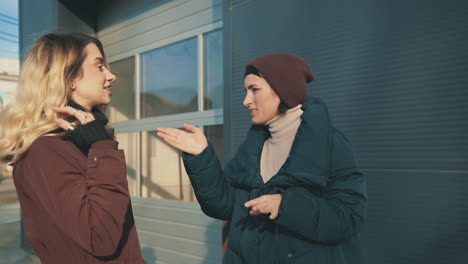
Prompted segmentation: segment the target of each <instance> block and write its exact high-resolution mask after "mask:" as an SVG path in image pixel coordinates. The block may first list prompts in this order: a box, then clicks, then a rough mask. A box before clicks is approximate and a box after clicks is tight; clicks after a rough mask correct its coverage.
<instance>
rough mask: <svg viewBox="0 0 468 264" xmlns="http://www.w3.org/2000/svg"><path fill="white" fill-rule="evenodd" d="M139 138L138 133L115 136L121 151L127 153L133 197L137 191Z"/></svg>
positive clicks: (130, 187) (129, 181)
mask: <svg viewBox="0 0 468 264" xmlns="http://www.w3.org/2000/svg"><path fill="white" fill-rule="evenodd" d="M137 136H138V133H122V134H116V135H115V139H116V140H117V141H118V142H119V149H123V150H124V152H125V158H126V161H127V179H128V189H129V191H130V195H131V196H135V195H136V190H137V189H136V188H137V185H136V182H137V181H136V177H137V151H138V149H137V147H138V146H137Z"/></svg>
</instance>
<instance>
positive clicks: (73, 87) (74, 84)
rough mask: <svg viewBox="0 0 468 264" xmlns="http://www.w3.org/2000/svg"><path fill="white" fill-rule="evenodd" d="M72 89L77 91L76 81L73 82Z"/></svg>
mask: <svg viewBox="0 0 468 264" xmlns="http://www.w3.org/2000/svg"><path fill="white" fill-rule="evenodd" d="M71 89H72V91H75V89H76V83H75V82H73V83H72V84H71Z"/></svg>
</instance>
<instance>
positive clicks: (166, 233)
mask: <svg viewBox="0 0 468 264" xmlns="http://www.w3.org/2000/svg"><path fill="white" fill-rule="evenodd" d="M132 205H133V214H134V216H135V223H136V226H137V230H138V237H139V239H140V243H141V248H142V252H143V255H144V258H145V259H146V260H147V261H148V262H149V263H174V264H184V263H190V264H219V263H220V262H221V253H222V249H221V246H222V245H221V222H220V221H218V220H215V219H212V218H210V217H208V216H205V215H204V214H203V213H202V212H201V209H200V207H199V205H198V204H197V203H185V202H178V201H161V200H150V199H140V198H133V199H132Z"/></svg>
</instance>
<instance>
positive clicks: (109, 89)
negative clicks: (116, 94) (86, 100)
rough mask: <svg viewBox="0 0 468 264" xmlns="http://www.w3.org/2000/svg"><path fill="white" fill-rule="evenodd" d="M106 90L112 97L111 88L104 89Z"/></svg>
mask: <svg viewBox="0 0 468 264" xmlns="http://www.w3.org/2000/svg"><path fill="white" fill-rule="evenodd" d="M104 90H107V91H108V92H109V95H112V91H111V86H107V87H104Z"/></svg>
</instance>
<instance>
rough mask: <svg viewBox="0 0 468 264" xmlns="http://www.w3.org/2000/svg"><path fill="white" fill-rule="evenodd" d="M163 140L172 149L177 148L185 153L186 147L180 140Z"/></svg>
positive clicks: (167, 138)
mask: <svg viewBox="0 0 468 264" xmlns="http://www.w3.org/2000/svg"><path fill="white" fill-rule="evenodd" d="M163 139H164V141H166V142H167V143H168V144H169V145H171V146H172V147H174V148H176V149H178V150H181V151H185V146H184V145H183V144H181V143H180V142H179V141H178V140H174V139H172V138H171V137H166V138H163Z"/></svg>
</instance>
